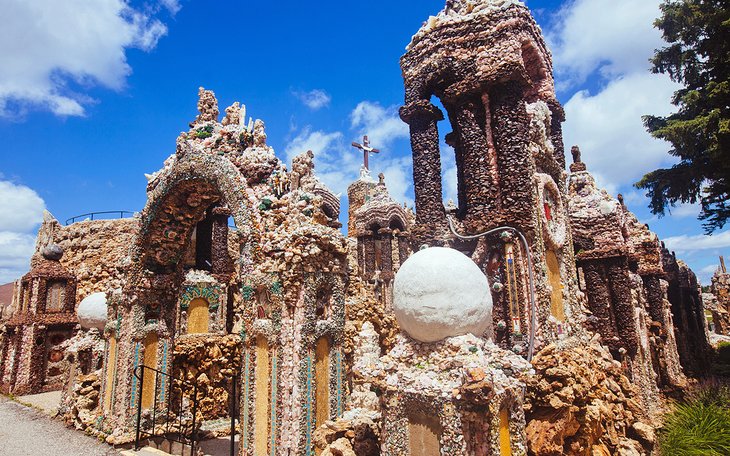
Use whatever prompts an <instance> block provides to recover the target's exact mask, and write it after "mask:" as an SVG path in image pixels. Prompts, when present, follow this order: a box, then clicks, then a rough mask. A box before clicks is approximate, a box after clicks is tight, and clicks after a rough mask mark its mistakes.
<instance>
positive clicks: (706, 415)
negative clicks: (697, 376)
mask: <svg viewBox="0 0 730 456" xmlns="http://www.w3.org/2000/svg"><path fill="white" fill-rule="evenodd" d="M659 447H660V449H661V453H662V455H664V456H680V455H682V456H727V455H730V387H728V386H727V385H718V384H716V385H711V386H709V387H707V386H706V387H703V388H700V389H698V390H697V391H695V392H694V393H692V394H690V395H689V396H688V398H687V401H686V402H684V403H681V404H677V405H676V406H675V407H674V410H672V412H671V413H669V414H668V415H667V416H666V418H665V422H664V429H663V430H662V431H661V432H660V434H659Z"/></svg>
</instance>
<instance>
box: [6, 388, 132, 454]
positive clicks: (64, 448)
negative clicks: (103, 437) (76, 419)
mask: <svg viewBox="0 0 730 456" xmlns="http://www.w3.org/2000/svg"><path fill="white" fill-rule="evenodd" d="M119 454H120V453H119V452H117V451H116V450H114V449H112V448H111V447H110V446H109V445H107V444H105V443H101V442H99V441H98V440H96V439H93V438H91V437H89V436H87V435H85V434H83V433H82V432H79V431H76V430H73V429H69V428H67V427H65V426H64V425H63V423H61V422H59V421H56V420H53V419H51V418H49V417H48V416H46V415H44V414H42V413H40V412H38V411H36V410H34V409H32V408H29V407H25V406H23V405H20V404H18V403H17V402H13V401H11V400H9V399H8V398H6V397H4V396H0V456H39V455H47V456H111V455H119Z"/></svg>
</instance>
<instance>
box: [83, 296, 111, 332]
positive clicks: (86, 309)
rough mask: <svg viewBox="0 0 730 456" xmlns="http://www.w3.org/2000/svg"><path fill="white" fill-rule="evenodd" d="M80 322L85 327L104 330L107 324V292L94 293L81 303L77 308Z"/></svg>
mask: <svg viewBox="0 0 730 456" xmlns="http://www.w3.org/2000/svg"><path fill="white" fill-rule="evenodd" d="M76 315H77V316H78V317H79V323H81V327H82V328H84V329H91V328H96V329H98V330H99V331H104V326H105V325H106V293H103V292H101V293H93V294H90V295H89V296H87V297H85V298H84V299H83V300H81V303H79V307H78V309H77V310H76Z"/></svg>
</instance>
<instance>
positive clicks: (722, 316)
mask: <svg viewBox="0 0 730 456" xmlns="http://www.w3.org/2000/svg"><path fill="white" fill-rule="evenodd" d="M710 293H711V295H712V298H710V297H709V296H708V299H707V301H708V302H710V303H712V307H711V311H712V320H713V322H714V325H715V328H714V329H715V333H716V334H720V335H723V336H730V274H728V272H727V268H726V267H725V258H724V257H720V266H719V267H718V268H717V271H715V274H714V275H713V276H712V279H711V285H710ZM703 299H704V295H703Z"/></svg>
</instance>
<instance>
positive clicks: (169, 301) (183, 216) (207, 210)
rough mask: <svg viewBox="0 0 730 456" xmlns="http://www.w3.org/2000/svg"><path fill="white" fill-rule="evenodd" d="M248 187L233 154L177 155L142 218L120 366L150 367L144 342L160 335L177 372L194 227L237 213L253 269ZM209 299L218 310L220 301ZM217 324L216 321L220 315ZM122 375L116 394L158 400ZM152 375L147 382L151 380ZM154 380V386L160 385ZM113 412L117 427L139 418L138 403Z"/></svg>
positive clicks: (164, 366)
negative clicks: (175, 351) (174, 348)
mask: <svg viewBox="0 0 730 456" xmlns="http://www.w3.org/2000/svg"><path fill="white" fill-rule="evenodd" d="M248 191H249V188H248V185H247V184H246V180H245V178H244V176H243V175H242V174H241V173H240V171H239V170H238V169H237V168H236V167H235V166H234V165H233V164H232V163H231V162H230V161H229V160H228V159H227V158H226V157H223V156H218V155H214V154H209V153H206V152H197V151H189V152H187V153H186V154H185V155H182V154H181V155H180V156H177V157H175V158H173V159H172V160H171V163H170V164H169V165H168V166H167V167H166V168H164V169H163V170H162V171H161V172H160V173H159V175H158V176H156V177H155V178H154V179H153V180H152V181H151V182H150V184H149V186H148V200H147V204H146V206H145V208H144V209H143V210H142V212H141V213H140V215H139V216H138V219H139V231H138V234H137V238H136V240H135V243H134V245H133V246H132V248H131V252H130V258H131V262H130V264H129V266H128V269H127V270H128V273H127V284H128V285H127V287H125V289H124V290H123V295H122V300H123V301H125V302H126V305H122V306H120V308H121V309H123V310H122V312H123V315H121V316H120V317H121V318H120V319H119V328H118V331H117V334H119V335H120V336H119V338H118V339H117V341H116V345H115V346H114V347H110V349H111V348H113V349H114V351H115V353H113V354H116V356H117V357H118V358H119V361H118V363H117V365H118V366H138V365H139V364H142V362H143V361H144V362H145V364H147V359H144V360H143V359H141V357H140V354H139V350H137V347H140V346H141V345H147V344H146V343H145V342H146V341H145V338H146V336H147V334H149V333H152V334H155V336H156V337H157V347H158V359H156V360H154V361H155V363H156V367H157V368H158V369H159V370H161V371H163V372H169V371H170V370H171V368H172V365H173V356H171V355H170V353H171V350H170V348H171V344H172V341H173V340H174V338H175V335H176V333H177V332H178V331H179V330H182V328H181V327H180V319H179V314H180V306H179V305H178V304H179V298H180V296H181V292H182V290H183V286H182V285H183V283H184V279H185V276H184V274H185V271H184V268H183V263H182V258H183V257H184V255H185V253H186V247H187V245H188V244H189V242H190V239H191V237H192V232H193V230H194V229H195V228H196V225H197V224H198V222H200V221H201V219H202V218H204V217H208V215H211V216H214V217H220V218H222V219H223V220H224V221H225V225H226V228H227V222H228V217H229V216H231V217H232V218H233V220H234V222H235V224H236V228H237V229H236V236H237V238H238V241H239V242H238V244H239V249H238V252H239V254H238V255H239V256H234V258H232V259H234V260H241V261H240V262H239V264H240V265H241V273H243V274H246V273H248V272H249V270H248V268H250V265H251V264H253V258H252V255H253V253H252V252H255V251H256V249H255V245H256V243H257V238H256V237H255V236H254V233H255V232H254V230H253V222H252V218H253V214H254V213H255V212H254V211H253V210H252V203H251V201H250V200H249V193H248ZM215 208H225V210H226V213H225V214H223V213H217V212H213V209H215ZM226 236H227V232H226ZM225 244H226V245H225V249H224V253H225V254H226V255H227V254H228V253H227V252H228V245H227V242H225ZM234 271H235V269H234V268H233V267H231V268H230V269H227V270H226V271H225V273H222V274H218V275H217V276H215V277H214V278H215V280H217V281H220V282H221V283H222V284H227V285H229V284H230V283H232V282H236V281H238V280H239V277H236V276H235V275H234ZM208 302H209V303H210V304H211V306H209V307H208V308H209V310H211V311H212V309H213V302H212V301H210V300H208ZM218 313H220V311H219V312H218ZM210 321H211V322H212V321H213V320H212V318H211V320H210ZM211 324H212V323H211ZM219 326H220V325H219ZM222 327H223V328H225V327H226V325H225V324H223V325H222ZM211 329H212V327H211ZM108 353H109V352H108ZM107 359H109V357H108V355H107ZM117 379H118V381H117V382H116V386H112V385H108V386H107V387H108V388H110V387H113V388H115V389H114V390H112V393H113V394H114V397H115V398H117V399H119V400H124V401H126V402H127V403H132V402H134V400H136V399H137V398H138V396H137V394H138V393H141V394H142V398H143V399H144V400H143V402H144V403H143V406H146V405H147V404H149V403H151V401H152V400H154V398H152V399H151V400H150V399H148V398H147V396H145V394H144V392H139V391H137V390H136V386H135V385H136V384H135V379H134V376H133V375H132V372H131V370H130V371H127V372H121V371H120V372H119V375H118V376H117ZM147 380H148V379H147V378H146V379H145V386H147V384H148V383H150V382H147ZM151 383H152V386H154V382H151ZM105 394H110V393H106V392H105ZM162 400H164V398H162ZM112 413H113V418H112V422H113V423H114V424H115V425H122V426H126V425H127V424H128V423H130V422H131V421H130V418H131V417H132V414H133V408H131V407H112Z"/></svg>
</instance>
